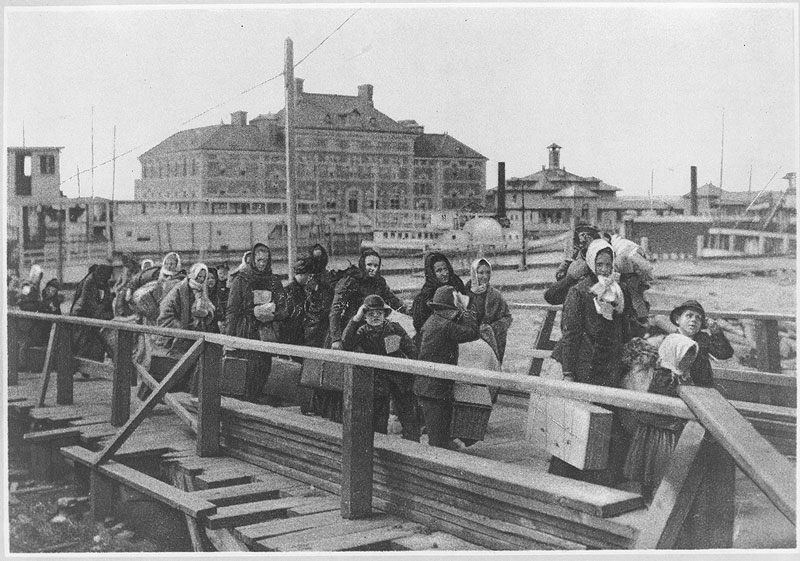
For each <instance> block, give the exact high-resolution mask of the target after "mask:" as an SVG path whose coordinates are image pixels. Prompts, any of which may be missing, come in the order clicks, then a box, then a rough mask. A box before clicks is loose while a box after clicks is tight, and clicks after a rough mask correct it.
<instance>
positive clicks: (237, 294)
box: [225, 243, 286, 403]
mask: <svg viewBox="0 0 800 561" xmlns="http://www.w3.org/2000/svg"><path fill="white" fill-rule="evenodd" d="M285 318H286V292H285V291H284V289H283V285H282V284H281V281H280V280H279V279H278V277H277V276H275V275H274V274H273V273H272V254H271V253H270V250H269V248H268V247H267V246H266V245H264V244H263V243H257V244H255V245H254V246H253V250H252V259H251V260H249V261H247V264H243V265H242V267H241V268H240V269H239V270H238V271H237V273H236V275H235V276H234V278H233V280H232V282H231V287H230V294H229V296H228V305H227V309H226V310H225V335H232V336H234V337H243V338H245V339H257V340H261V341H272V342H275V341H277V340H278V338H277V335H276V332H275V322H280V321H282V320H284V319H285ZM232 354H233V355H235V356H243V357H245V358H247V359H248V360H250V361H251V362H252V363H253V364H252V372H253V373H254V375H253V376H248V378H247V387H246V388H245V400H247V401H252V402H255V403H257V402H258V397H259V396H260V395H261V391H262V390H263V389H264V385H265V384H266V382H267V377H268V376H269V372H270V369H271V368H272V355H269V354H265V353H259V352H251V351H236V352H234V353H232Z"/></svg>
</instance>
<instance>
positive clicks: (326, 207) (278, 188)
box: [135, 79, 486, 215]
mask: <svg viewBox="0 0 800 561" xmlns="http://www.w3.org/2000/svg"><path fill="white" fill-rule="evenodd" d="M296 86H297V89H296V91H297V123H296V125H297V128H296V134H297V151H296V153H297V181H298V185H297V198H298V199H299V200H307V201H320V206H321V211H322V212H323V213H324V214H327V215H333V214H359V213H369V212H370V211H371V210H372V209H373V208H375V207H377V209H378V210H448V209H455V208H460V207H462V206H467V205H478V206H482V205H483V199H484V191H485V189H486V158H485V157H484V156H482V155H481V154H479V153H478V152H476V151H475V150H473V149H472V148H470V147H468V146H466V145H465V144H463V143H461V142H459V141H458V140H456V139H455V138H453V137H451V136H449V135H447V134H427V133H425V132H424V129H423V127H422V126H421V125H419V124H417V123H416V121H412V120H406V121H395V120H393V119H391V118H390V117H388V116H387V115H385V114H383V113H381V112H380V111H378V110H377V109H376V108H375V106H374V101H373V87H372V86H371V85H369V84H365V85H361V86H359V87H358V95H356V96H346V95H333V94H317V93H310V92H306V91H304V89H303V80H302V79H297V81H296ZM284 119H285V112H284V110H281V111H279V112H278V113H276V114H266V115H259V116H258V117H256V118H254V119H251V120H250V121H249V122H248V120H247V113H245V112H244V111H237V112H235V113H233V114H232V115H231V123H230V124H220V125H214V126H209V127H202V128H197V129H191V130H186V131H181V132H178V133H176V134H174V135H172V136H171V137H169V138H168V139H166V140H164V141H163V142H161V143H160V144H158V145H157V146H155V147H154V148H152V149H151V150H148V151H147V152H145V153H144V154H142V155H141V156H140V158H139V160H140V162H141V165H142V176H141V179H139V180H137V181H136V184H135V198H136V199H149V200H152V199H180V198H187V199H194V198H226V197H230V198H279V197H283V196H284V195H285V192H286V183H285V171H286V163H285V162H286V159H285V144H284V122H285V120H284ZM243 204H244V203H243ZM243 211H244V212H246V209H243Z"/></svg>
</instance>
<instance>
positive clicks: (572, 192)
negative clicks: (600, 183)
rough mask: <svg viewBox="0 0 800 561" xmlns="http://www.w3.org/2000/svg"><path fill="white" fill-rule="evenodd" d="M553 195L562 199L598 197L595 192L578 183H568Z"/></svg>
mask: <svg viewBox="0 0 800 561" xmlns="http://www.w3.org/2000/svg"><path fill="white" fill-rule="evenodd" d="M553 196H554V197H558V198H562V199H586V198H597V197H598V195H597V194H596V193H592V192H591V191H589V190H588V189H587V188H586V187H581V186H580V185H570V186H569V187H566V188H564V189H561V191H559V192H558V193H555V194H554V195H553Z"/></svg>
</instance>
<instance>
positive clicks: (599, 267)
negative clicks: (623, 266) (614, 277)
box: [594, 251, 614, 277]
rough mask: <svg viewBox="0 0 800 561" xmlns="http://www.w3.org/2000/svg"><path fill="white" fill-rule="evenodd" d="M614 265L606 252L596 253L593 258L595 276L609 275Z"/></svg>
mask: <svg viewBox="0 0 800 561" xmlns="http://www.w3.org/2000/svg"><path fill="white" fill-rule="evenodd" d="M613 265H614V259H613V258H612V257H611V255H609V254H608V252H605V251H604V252H602V253H599V254H598V255H597V258H596V259H595V260H594V270H595V274H597V276H602V277H607V276H609V275H611V270H612V267H613Z"/></svg>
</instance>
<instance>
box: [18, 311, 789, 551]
mask: <svg viewBox="0 0 800 561" xmlns="http://www.w3.org/2000/svg"><path fill="white" fill-rule="evenodd" d="M762 315H763V314H762ZM781 317H785V316H781ZM7 318H8V328H9V329H8V334H9V344H10V345H11V346H10V348H11V349H16V348H18V347H17V346H16V345H17V344H18V340H17V337H18V329H17V327H18V322H20V321H31V320H33V321H39V322H47V323H49V324H50V325H51V329H50V337H49V342H48V347H47V351H46V356H45V364H44V367H43V371H42V376H41V381H40V388H41V391H40V399H39V406H43V405H45V401H46V396H47V389H48V384H49V378H50V375H51V371H53V370H55V371H56V403H57V404H71V403H72V400H73V394H72V389H73V388H72V382H73V374H74V366H73V364H74V361H72V360H70V359H71V358H72V356H73V353H72V348H71V332H72V331H73V330H74V329H75V328H77V327H81V328H89V327H94V328H99V329H105V330H108V331H110V332H113V333H115V334H116V338H115V339H116V343H115V350H114V359H115V360H114V366H113V371H112V372H113V373H112V394H111V402H112V413H111V416H112V424H114V425H115V426H118V427H119V428H118V431H117V433H116V435H115V436H114V437H113V438H112V439H111V440H110V441H109V442H108V443H107V444H106V445H105V447H104V448H103V449H102V450H100V451H98V452H96V453H94V456H93V460H92V465H94V466H99V465H100V464H103V463H105V462H108V461H109V460H110V459H111V458H112V457H113V455H114V453H115V452H116V451H117V450H119V448H120V447H121V446H122V444H123V443H124V442H125V441H126V439H127V438H128V437H129V436H130V435H131V434H132V433H133V432H134V431H135V430H136V428H137V427H138V426H139V425H140V424H141V423H142V421H143V420H144V419H145V418H146V417H147V416H148V414H149V412H150V411H151V410H152V409H153V408H154V407H155V405H156V404H157V403H158V402H159V401H160V400H161V399H162V398H164V397H165V396H167V392H168V391H169V390H170V389H171V388H172V387H173V386H174V384H175V383H176V382H178V381H179V380H180V379H181V378H183V377H185V376H186V375H188V372H189V371H190V370H191V369H193V368H194V367H196V379H197V397H198V412H197V417H196V421H195V423H194V425H193V429H194V430H195V431H196V453H197V454H198V455H199V456H217V455H220V454H222V453H223V451H222V448H221V445H220V419H221V395H220V377H221V372H222V359H223V353H224V352H225V350H227V349H236V350H243V351H254V352H262V353H269V354H273V355H281V356H290V357H295V358H301V359H318V360H323V361H326V362H333V363H339V364H343V365H344V385H343V421H342V464H341V465H342V478H341V481H342V483H341V513H342V517H344V518H361V517H365V516H368V515H369V514H370V513H371V510H372V482H373V425H372V404H373V384H372V383H371V382H372V375H373V370H374V369H382V370H389V371H395V372H402V373H406V374H411V375H418V376H428V377H432V378H440V379H446V380H453V381H457V382H466V383H472V384H483V385H489V386H494V387H498V388H501V389H504V390H512V391H520V392H528V393H536V394H541V395H545V396H556V397H561V398H568V399H574V400H580V401H585V402H591V403H595V404H603V405H608V406H612V407H617V408H623V409H630V410H635V411H641V412H648V413H656V414H660V415H668V416H671V417H676V418H679V419H685V420H686V421H688V424H687V426H686V428H685V429H684V431H683V433H682V435H681V437H680V439H679V441H678V443H677V447H676V449H675V452H674V453H673V455H672V456H671V459H670V461H669V464H668V466H667V468H666V475H665V476H664V480H663V481H662V483H661V484H660V486H659V487H658V488H657V490H656V493H655V496H654V499H653V504H652V505H651V507H650V508H649V509H648V511H647V517H648V521H647V524H645V525H644V526H643V527H644V528H645V530H644V531H643V533H642V535H640V536H639V539H638V541H637V547H638V548H656V547H671V545H672V544H673V543H674V540H675V536H676V535H677V530H676V524H677V529H680V527H681V526H682V525H683V520H684V517H685V516H686V514H687V512H688V510H689V508H690V507H691V505H692V504H693V500H694V495H695V491H696V490H697V489H698V486H699V484H700V482H701V481H702V482H703V485H711V486H714V485H715V482H714V478H713V477H711V478H705V479H704V477H705V474H706V470H712V471H713V466H711V465H710V464H709V463H708V457H707V455H704V453H703V450H705V449H707V447H708V446H709V444H708V443H709V442H712V441H713V442H715V443H716V444H717V445H718V446H719V447H721V449H724V452H722V453H721V454H722V455H719V454H716V455H715V456H714V458H715V459H714V465H717V466H719V465H720V463H721V462H722V463H724V462H730V461H732V462H735V464H736V465H737V466H738V467H739V468H740V469H741V470H742V471H743V472H744V473H746V474H747V475H748V476H749V477H750V478H751V479H752V480H753V481H754V482H755V483H756V485H757V486H758V487H759V488H760V489H761V490H762V491H763V492H764V493H765V495H766V496H767V497H768V498H769V500H770V501H771V502H772V503H773V504H774V505H775V506H776V507H777V508H778V509H779V510H780V512H781V513H782V514H783V515H784V516H785V517H786V518H787V519H788V520H789V521H790V522H791V523H792V524H795V519H796V481H795V469H794V468H793V467H792V466H791V464H790V463H789V461H788V460H787V459H786V458H785V457H784V456H783V455H782V454H780V453H779V452H778V451H777V450H775V449H774V448H773V447H772V446H771V445H770V444H769V443H768V442H767V441H766V440H765V439H764V438H763V437H762V436H761V435H760V434H759V433H758V432H756V430H755V429H754V428H753V426H752V425H751V424H750V423H749V422H747V421H746V420H745V419H744V418H743V417H742V416H741V415H740V414H739V413H738V412H737V411H736V410H735V409H734V408H733V406H732V405H731V404H730V403H729V402H728V401H727V400H725V399H724V398H723V397H722V396H721V395H720V394H719V392H717V391H716V390H714V389H712V388H697V387H681V388H680V390H679V396H680V397H677V398H676V397H666V396H661V395H656V394H650V393H644V392H635V391H630V390H626V389H618V388H612V387H602V386H594V385H589V384H583V383H577V382H567V381H563V380H556V379H549V378H543V377H539V376H526V375H520V374H513V373H506V372H494V371H486V370H481V369H477V368H463V367H459V366H451V365H444V364H436V363H431V362H425V361H414V360H406V359H398V358H392V357H383V356H376V355H370V354H363V353H354V352H348V351H341V350H330V349H317V348H311V347H304V346H295V345H287V344H281V343H269V342H262V341H254V340H248V339H241V338H237V337H230V336H226V335H217V334H208V333H200V332H196V331H186V330H177V329H166V328H159V327H150V326H143V325H137V324H133V323H129V322H122V321H104V320H94V319H87V318H79V317H71V316H54V315H47V314H38V313H30V312H21V311H9V312H8V314H7ZM769 319H770V320H774V319H776V318H773V317H770V318H769ZM137 334H151V335H167V336H170V337H177V338H183V339H188V340H191V341H193V343H192V345H191V347H190V348H189V350H188V351H187V352H186V353H185V354H184V355H183V356H181V357H180V358H179V359H178V361H177V363H176V364H175V366H174V367H173V368H172V369H171V370H170V372H169V373H168V374H167V375H166V376H165V377H164V379H163V380H162V381H161V382H160V383H159V384H158V385H157V386H155V387H154V388H153V393H152V394H150V396H149V397H148V398H147V399H146V400H145V401H144V403H143V404H142V405H141V407H140V408H139V409H138V410H137V411H136V412H135V413H134V414H133V415H132V416H131V415H130V391H131V385H132V384H133V383H134V382H135V373H136V372H137V369H136V367H135V365H134V362H133V352H132V351H133V349H134V347H135V345H134V343H135V337H136V335H137ZM531 354H532V355H533V357H535V358H542V359H544V358H547V357H549V355H550V351H547V350H539V349H535V350H533V351H532V353H531ZM17 360H18V358H17V353H15V352H12V353H9V369H8V376H9V380H8V382H9V385H14V384H16V383H17V382H18V379H17V376H18V374H17V373H18V364H17ZM167 403H168V404H169V405H170V407H173V408H179V407H180V406H179V405H178V404H176V403H175V402H167ZM178 414H179V416H180V417H181V418H182V419H186V418H187V417H191V415H190V414H189V413H188V412H187V411H186V410H185V409H184V410H182V411H178ZM718 491H719V492H721V493H724V494H726V495H727V496H728V498H729V499H730V498H731V496H732V493H733V492H734V491H733V484H732V481H731V482H730V485H729V486H726V487H725V488H724V489H722V488H721V489H718ZM731 500H732V499H731ZM676 520H677V522H676ZM711 523H713V521H712V522H711ZM730 533H731V540H732V523H731V531H730Z"/></svg>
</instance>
